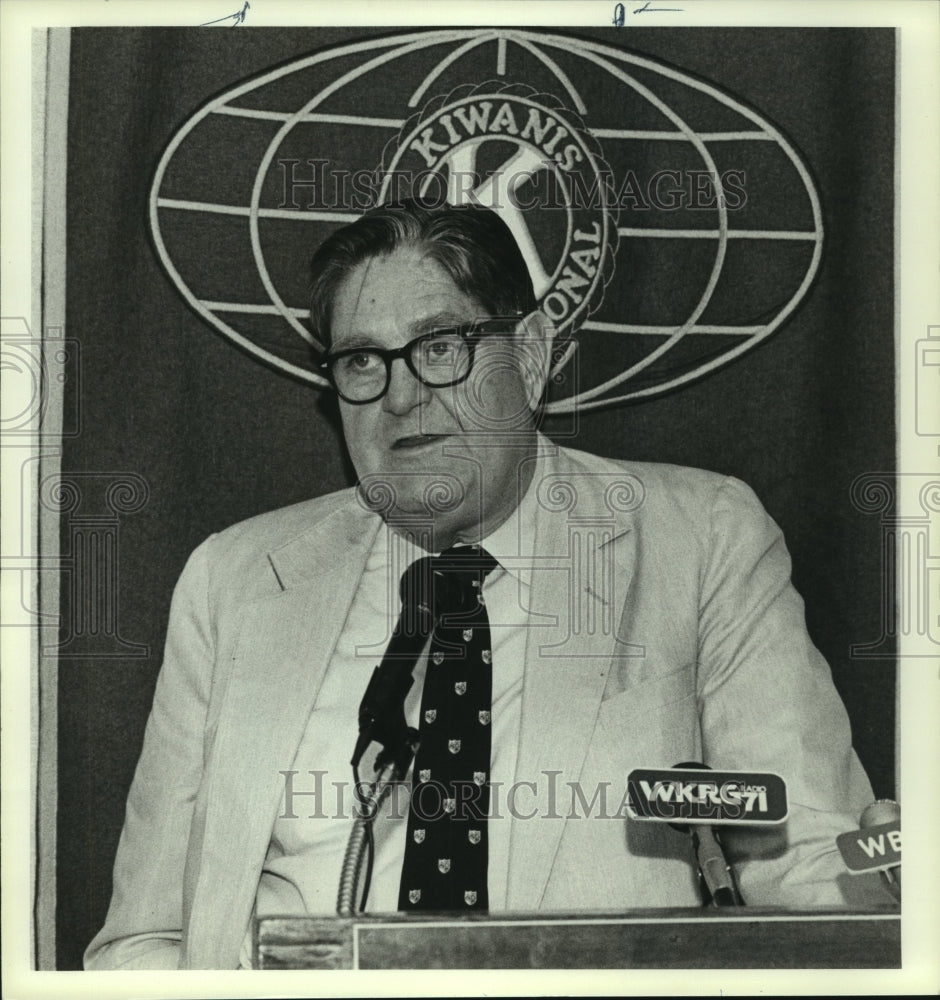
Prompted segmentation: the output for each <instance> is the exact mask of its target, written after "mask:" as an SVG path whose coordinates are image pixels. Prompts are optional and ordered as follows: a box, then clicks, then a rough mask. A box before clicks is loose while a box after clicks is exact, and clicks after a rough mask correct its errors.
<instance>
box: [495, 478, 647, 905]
mask: <svg viewBox="0 0 940 1000" xmlns="http://www.w3.org/2000/svg"><path fill="white" fill-rule="evenodd" d="M548 478H550V477H546V480H547V479H548ZM563 478H564V480H565V481H571V482H573V483H574V484H575V485H576V487H577V489H576V491H575V495H576V497H577V499H576V500H575V501H574V507H573V508H569V509H567V510H564V511H551V510H548V509H546V505H544V504H540V505H539V508H538V515H537V527H536V552H537V553H538V555H537V556H536V559H535V563H534V565H535V567H536V569H535V571H534V572H533V574H532V587H531V591H530V607H529V610H530V612H532V613H534V614H535V615H536V616H542V617H540V618H536V619H535V621H536V622H540V621H542V622H545V621H548V622H550V621H552V619H554V620H555V621H556V622H557V624H555V625H550V624H549V625H546V624H533V625H531V626H530V628H529V632H528V635H527V642H526V660H525V681H524V687H523V697H522V719H521V729H520V737H519V752H518V757H517V764H516V775H515V780H516V781H517V782H522V781H531V782H535V783H536V785H537V786H538V789H539V795H538V799H539V802H540V803H541V806H542V807H543V808H544V806H545V803H546V795H545V791H544V790H545V789H546V787H547V785H548V783H549V779H548V778H546V776H545V773H544V772H546V771H561V772H562V774H561V775H560V776H559V780H560V782H565V781H573V780H576V779H577V778H578V776H579V774H580V772H581V767H582V764H583V762H584V758H585V756H586V753H587V750H588V746H589V744H590V741H591V737H592V734H593V731H594V726H595V722H596V719H597V712H598V709H599V707H600V703H601V700H602V696H603V693H604V689H605V685H606V683H607V678H608V673H609V671H610V667H611V660H612V658H614V657H619V656H638V655H642V650H641V648H640V647H637V646H628V645H626V644H624V643H622V642H620V641H619V640H618V638H617V633H618V631H619V627H620V623H621V616H622V611H623V607H624V600H625V597H626V594H627V591H628V589H629V584H630V579H631V576H632V573H633V566H634V554H635V553H634V542H635V537H634V535H633V532H632V531H631V528H632V517H631V516H630V514H629V513H624V512H622V511H620V512H618V511H615V510H614V511H612V509H611V507H610V506H609V505H608V504H607V503H606V502H605V496H606V495H607V493H606V487H608V486H609V485H610V483H611V481H612V480H613V479H614V478H615V477H614V476H611V475H604V476H598V475H597V474H596V473H594V474H593V478H592V474H591V473H588V474H587V475H583V474H582V475H578V474H577V473H575V474H573V476H572V475H566V476H564V477H563ZM588 794H590V792H588ZM559 802H560V800H559ZM564 809H565V806H564V805H560V811H561V812H562V815H563V814H564ZM564 826H565V821H564V820H563V819H539V818H538V817H535V818H533V819H531V820H528V821H524V820H522V819H518V820H516V821H515V822H514V823H513V824H512V833H511V839H510V855H509V873H510V874H509V891H508V897H507V898H508V906H509V908H510V909H513V910H534V909H537V908H538V907H539V904H540V902H541V899H542V896H543V895H544V892H545V887H546V883H547V881H548V877H549V874H550V872H551V869H552V864H553V859H554V857H555V853H556V851H557V849H558V844H559V841H560V839H561V835H562V832H563V830H564Z"/></svg>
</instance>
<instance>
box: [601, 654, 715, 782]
mask: <svg viewBox="0 0 940 1000" xmlns="http://www.w3.org/2000/svg"><path fill="white" fill-rule="evenodd" d="M594 742H595V744H596V745H597V746H598V749H599V750H601V752H602V753H603V755H604V756H606V757H607V758H608V760H610V761H611V762H614V763H615V764H616V767H617V769H618V770H620V769H622V768H627V767H629V768H631V769H632V768H633V767H673V766H675V764H677V763H679V762H680V761H685V760H693V759H696V758H697V757H699V756H700V755H701V734H700V730H699V721H698V713H697V710H696V700H695V673H694V668H693V666H692V664H687V665H686V666H684V667H681V668H680V669H679V670H672V671H670V672H669V673H667V674H663V675H661V676H658V677H652V678H650V679H649V680H646V681H642V682H641V683H639V684H633V685H630V686H629V687H627V688H626V689H624V690H623V691H620V692H618V693H617V694H615V695H614V696H613V697H612V698H608V699H606V700H605V701H603V702H601V706H600V710H599V712H598V719H597V729H596V730H595V739H594ZM624 777H626V775H625V774H624Z"/></svg>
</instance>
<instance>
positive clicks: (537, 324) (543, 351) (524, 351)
mask: <svg viewBox="0 0 940 1000" xmlns="http://www.w3.org/2000/svg"><path fill="white" fill-rule="evenodd" d="M555 332H556V331H555V327H554V326H553V325H552V322H551V320H549V318H548V317H547V316H546V315H545V313H543V312H542V310H541V309H535V310H533V311H532V312H530V313H529V315H528V316H525V317H523V319H521V320H520V321H519V324H518V326H517V327H516V329H515V333H514V335H513V336H514V339H515V342H516V346H517V347H518V348H519V356H520V370H521V373H522V379H523V381H524V383H525V389H526V397H527V399H528V403H529V409H530V410H532V411H533V412H535V411H536V410H537V409H538V408H539V406H540V404H541V402H542V396H543V394H544V392H545V385H546V383H547V382H548V373H549V369H550V367H551V363H552V342H553V341H554V339H555Z"/></svg>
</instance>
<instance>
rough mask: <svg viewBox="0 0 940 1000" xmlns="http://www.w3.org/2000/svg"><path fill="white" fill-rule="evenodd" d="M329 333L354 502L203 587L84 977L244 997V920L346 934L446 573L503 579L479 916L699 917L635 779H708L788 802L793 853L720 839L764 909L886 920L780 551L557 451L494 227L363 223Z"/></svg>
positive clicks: (259, 524)
mask: <svg viewBox="0 0 940 1000" xmlns="http://www.w3.org/2000/svg"><path fill="white" fill-rule="evenodd" d="M312 324H313V326H314V329H315V330H316V331H317V332H318V333H319V335H320V336H321V337H322V338H323V339H324V340H325V342H327V343H328V345H329V348H328V352H327V355H326V361H325V363H324V366H325V367H324V370H325V371H326V372H327V373H328V374H329V377H330V379H331V381H332V382H333V385H334V386H335V388H336V390H337V392H338V394H339V396H340V410H341V415H342V421H343V430H344V435H345V439H346V444H347V446H348V449H349V453H350V456H351V458H352V461H353V464H354V466H355V468H356V472H357V475H358V480H359V482H358V484H357V488H356V489H353V490H346V491H342V492H340V493H336V494H332V495H330V496H327V497H323V498H320V499H317V500H312V501H308V502H306V503H303V504H299V505H296V506H294V507H290V508H287V509H284V510H278V511H274V512H272V513H270V514H265V515H262V516H260V517H256V518H253V519H252V520H250V521H247V522H244V523H242V524H238V525H235V526H234V527H232V528H230V529H228V530H227V531H224V532H222V533H220V534H218V535H215V536H213V537H212V538H210V539H208V540H207V541H206V542H205V543H204V544H203V545H202V546H200V547H199V549H197V550H196V552H195V553H194V554H193V555H192V557H191V558H190V560H189V562H188V564H187V566H186V569H185V570H184V572H183V574H182V577H181V578H180V581H179V584H178V586H177V590H176V592H175V595H174V599H173V605H172V609H171V615H170V625H169V629H168V635H167V643H166V652H165V659H164V663H163V667H162V670H161V674H160V678H159V680H158V684H157V689H156V693H155V697H154V704H153V709H152V713H151V717H150V720H149V722H148V726H147V731H146V737H145V741H144V748H143V752H142V755H141V759H140V763H139V765H138V769H137V773H136V775H135V778H134V783H133V786H132V789H131V792H130V795H129V798H128V805H127V815H126V822H125V827H124V831H123V833H122V836H121V841H120V845H119V848H118V855H117V859H116V863H115V872H114V895H113V898H112V902H111V908H110V910H109V913H108V917H107V921H106V923H105V926H104V927H103V928H102V930H101V931H100V932H99V934H98V935H97V936H96V937H95V939H94V941H93V942H92V943H91V944H90V945H89V947H88V951H87V953H86V967H87V968H94V969H99V968H176V967H178V966H179V967H181V968H232V967H236V966H238V965H239V964H241V965H243V966H245V965H248V964H249V962H250V949H249V946H248V942H249V940H250V937H249V932H250V925H251V918H252V916H253V915H259V914H264V913H290V912H296V913H305V912H307V913H330V912H334V911H335V898H336V895H335V894H336V886H337V881H338V878H339V872H340V865H341V861H342V856H343V851H344V847H345V842H346V838H347V836H348V833H349V828H350V824H351V802H352V795H351V792H350V790H349V787H348V783H349V782H350V779H351V774H350V770H349V759H350V754H351V752H352V749H353V745H354V743H355V739H356V734H357V710H358V707H359V702H360V699H361V697H362V693H363V691H364V689H365V687H366V684H367V683H368V680H369V677H370V675H371V674H372V670H373V667H374V666H375V664H376V663H377V662H378V661H379V660H380V659H381V657H382V653H383V650H384V648H385V644H386V643H387V642H388V638H389V635H390V633H391V629H392V625H393V624H394V622H395V621H396V619H397V616H398V613H399V610H400V599H399V596H398V581H399V576H400V574H401V573H402V571H403V570H404V569H405V568H406V567H407V566H408V565H409V564H410V563H412V562H414V560H416V559H417V558H419V557H420V556H422V555H425V554H426V553H427V552H432V553H437V552H440V551H442V550H443V549H445V548H448V547H449V546H452V545H455V544H457V545H461V544H465V545H474V544H482V546H483V547H484V548H485V549H486V550H487V551H488V552H489V553H490V554H491V555H492V556H493V557H494V558H495V560H496V563H497V565H496V569H495V570H494V571H493V572H491V573H490V574H489V575H488V576H487V577H486V580H485V583H484V584H483V590H482V593H483V595H484V596H485V603H486V607H487V609H488V613H489V620H490V624H491V631H492V637H493V638H492V676H493V680H492V757H491V769H490V772H489V785H490V788H491V792H492V794H491V815H490V819H489V874H488V885H489V908H490V910H491V911H498V910H516V911H538V910H541V911H549V910H569V911H570V910H579V909H607V910H610V909H621V910H623V909H627V908H631V907H656V906H695V905H698V904H699V902H700V897H699V894H698V887H697V882H696V877H695V871H694V867H693V866H692V865H691V864H690V860H689V848H688V840H687V838H685V837H684V836H682V835H681V834H679V833H676V832H675V831H673V830H672V829H670V828H669V827H668V826H665V825H663V824H650V823H642V822H637V821H633V820H629V819H627V818H626V817H625V813H624V811H623V808H622V804H623V796H624V793H625V788H626V776H627V775H628V773H629V772H630V771H631V770H633V769H634V768H636V767H643V766H646V767H654V768H662V767H670V766H674V765H675V764H676V763H678V762H680V761H689V760H701V761H705V762H706V763H707V764H708V765H710V766H711V767H713V768H716V769H729V770H735V769H737V770H751V771H763V772H775V773H777V774H780V775H781V776H783V777H784V779H785V780H786V783H787V788H788V798H789V807H790V812H789V816H788V818H787V820H786V822H785V823H783V824H781V825H779V826H776V827H763V828H751V829H747V830H746V829H743V828H742V829H738V830H737V831H736V832H735V833H734V834H733V835H732V834H729V835H728V836H727V837H726V838H725V845H726V849H727V853H728V855H729V860H730V861H731V862H732V864H733V866H734V870H735V874H736V878H737V881H738V885H739V887H740V892H741V895H742V896H743V899H744V901H745V902H746V903H749V904H752V905H754V904H759V905H780V906H786V907H800V906H811V905H826V906H833V907H840V906H852V905H857V904H863V903H870V902H884V901H886V900H888V899H889V897H887V896H884V895H882V894H881V893H880V891H879V886H878V883H877V882H876V881H874V880H873V879H870V878H868V877H854V878H853V877H851V876H849V875H848V874H847V873H846V872H845V871H844V868H843V866H842V864H841V861H840V859H839V855H838V852H837V850H836V846H835V838H836V836H837V835H838V834H839V833H841V832H843V831H845V830H849V829H853V828H855V827H857V825H858V817H859V814H860V812H861V810H862V809H863V808H864V807H865V806H866V805H868V804H869V803H870V801H871V799H872V791H871V787H870V785H869V783H868V780H867V778H866V776H865V774H864V773H863V771H862V768H861V766H860V764H859V762H858V760H857V758H856V756H855V754H854V752H853V750H852V748H851V738H850V731H849V723H848V719H847V716H846V713H845V710H844V708H843V706H842V704H841V702H840V700H839V698H838V695H837V694H836V691H835V689H834V687H833V685H832V681H831V677H830V672H829V668H828V666H827V665H826V663H825V662H824V661H823V659H822V657H821V656H820V654H819V653H818V652H817V650H816V649H815V648H814V647H813V645H812V643H811V641H810V639H809V637H808V635H807V632H806V627H805V623H804V616H803V606H802V602H801V600H800V598H799V596H798V595H797V594H796V592H795V591H794V590H793V588H792V586H791V584H790V563H789V557H788V555H787V551H786V548H785V546H784V542H783V539H782V537H781V534H780V531H779V529H778V528H777V527H776V525H775V524H774V523H773V522H772V521H771V519H770V518H769V517H768V516H767V514H766V513H765V512H764V510H763V508H762V507H761V505H760V504H759V502H758V501H757V499H756V498H755V497H754V495H753V493H752V492H751V491H750V490H749V489H748V488H747V487H746V486H745V485H744V484H742V483H740V482H738V481H736V480H733V479H728V478H724V477H721V476H719V475H716V474H712V473H706V472H702V471H698V470H693V469H685V468H679V467H674V466H665V465H650V464H631V463H626V462H619V461H611V460H607V459H601V458H598V457H595V456H592V455H588V454H585V453H583V452H576V451H571V450H567V449H563V448H560V447H557V446H555V445H553V444H552V443H551V442H550V441H549V440H548V439H546V438H545V437H543V436H542V435H540V434H539V433H538V431H537V429H536V420H537V413H538V410H539V406H540V402H541V399H542V396H543V392H544V389H545V384H546V379H547V374H548V368H549V359H550V346H551V334H552V331H551V329H550V327H549V325H548V323H547V321H546V320H545V317H544V316H543V315H542V314H541V313H540V312H539V311H538V309H537V308H536V303H535V298H534V294H533V290H532V285H531V281H530V280H529V277H528V274H527V271H526V267H525V263H524V261H523V259H522V257H521V255H520V253H519V251H518V249H517V248H516V245H515V243H514V242H513V239H512V237H511V235H510V234H509V231H508V230H507V229H506V228H505V227H504V225H503V223H502V222H501V221H500V220H499V218H498V217H497V216H496V215H495V214H494V213H492V212H488V211H485V210H482V209H478V208H471V207H464V208H459V209H455V208H445V209H441V210H430V209H425V208H422V207H420V206H418V205H415V204H413V203H412V204H406V205H404V206H398V207H394V208H385V209H377V210H373V211H372V212H370V213H366V215H365V216H364V217H363V218H362V219H360V220H359V221H357V222H356V223H354V224H353V225H352V226H349V227H346V228H345V229H343V230H341V231H339V232H338V233H337V234H334V236H333V237H331V238H330V239H329V240H328V241H327V242H326V244H325V245H324V246H323V247H321V248H320V250H318V252H317V254H316V256H315V258H314V289H313V308H312ZM424 674H425V664H423V663H421V662H419V663H418V664H417V665H416V667H415V670H414V676H415V683H414V684H413V686H412V688H411V690H410V692H409V694H408V697H407V700H406V703H405V714H406V716H407V718H408V721H409V722H410V723H411V724H412V725H414V726H415V727H416V728H417V726H418V719H417V716H418V713H419V708H420V696H421V688H422V683H423V679H424ZM400 801H401V800H400V799H397V800H396V799H394V798H393V799H392V800H391V801H390V803H389V804H388V807H387V808H386V811H385V814H383V815H382V816H380V817H379V819H378V821H377V823H376V826H375V866H374V873H373V878H372V885H371V889H370V895H369V899H368V904H367V908H368V909H369V910H370V911H371V912H381V911H391V910H395V909H396V908H397V900H398V890H399V878H400V873H401V868H402V857H403V854H404V851H405V836H406V834H405V830H406V823H405V820H406V818H407V817H406V813H407V800H406V806H405V809H404V810H402V809H401V807H400Z"/></svg>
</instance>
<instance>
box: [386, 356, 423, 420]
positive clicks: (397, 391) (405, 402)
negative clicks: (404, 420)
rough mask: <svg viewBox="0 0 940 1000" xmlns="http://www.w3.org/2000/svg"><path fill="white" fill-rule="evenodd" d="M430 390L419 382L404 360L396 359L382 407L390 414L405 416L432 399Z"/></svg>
mask: <svg viewBox="0 0 940 1000" xmlns="http://www.w3.org/2000/svg"><path fill="white" fill-rule="evenodd" d="M430 395H431V393H430V390H429V389H428V387H427V386H426V385H424V383H422V382H420V381H418V379H417V378H415V376H414V375H413V374H412V372H411V369H410V368H409V367H408V365H406V364H405V359H404V358H395V359H394V360H393V361H392V367H391V370H390V371H389V379H388V392H386V393H385V397H384V399H383V400H382V407H383V409H385V410H386V411H388V412H389V413H395V414H405V413H408V412H409V410H412V409H413V408H414V407H416V406H419V405H420V404H421V403H426V402H427V401H428V399H429V398H430Z"/></svg>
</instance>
